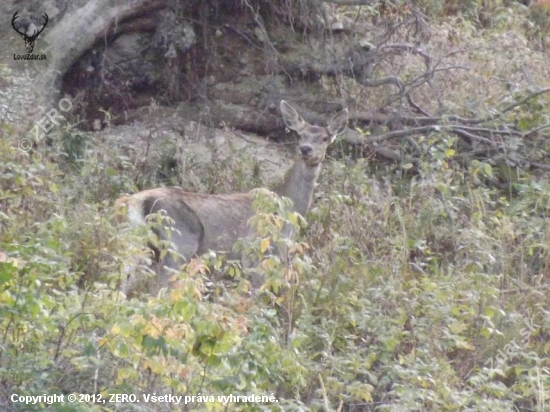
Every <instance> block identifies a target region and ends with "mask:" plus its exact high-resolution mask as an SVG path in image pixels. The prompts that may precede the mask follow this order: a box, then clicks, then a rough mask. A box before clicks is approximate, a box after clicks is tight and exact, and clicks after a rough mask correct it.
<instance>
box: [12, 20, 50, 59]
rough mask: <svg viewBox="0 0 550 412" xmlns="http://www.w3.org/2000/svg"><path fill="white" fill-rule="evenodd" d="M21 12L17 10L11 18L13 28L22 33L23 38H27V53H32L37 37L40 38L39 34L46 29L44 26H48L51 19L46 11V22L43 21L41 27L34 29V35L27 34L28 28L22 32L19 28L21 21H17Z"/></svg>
mask: <svg viewBox="0 0 550 412" xmlns="http://www.w3.org/2000/svg"><path fill="white" fill-rule="evenodd" d="M18 13H19V11H16V12H15V14H14V15H13V18H12V19H11V26H12V27H13V29H14V30H15V31H16V32H17V33H19V34H20V35H21V37H22V38H23V40H25V48H26V49H27V53H32V51H33V49H34V42H35V41H36V39H37V38H38V36H39V35H40V33H42V31H43V30H44V28H45V27H46V25H47V24H48V20H49V17H48V15H47V14H46V13H44V16H43V18H44V23H42V27H41V28H40V29H35V30H33V33H32V35H30V36H29V35H27V30H28V29H26V30H25V31H24V32H21V31H20V30H19V28H20V27H21V25H20V24H19V23H17V22H16V20H17V18H18V17H19V16H18V15H17V14H18Z"/></svg>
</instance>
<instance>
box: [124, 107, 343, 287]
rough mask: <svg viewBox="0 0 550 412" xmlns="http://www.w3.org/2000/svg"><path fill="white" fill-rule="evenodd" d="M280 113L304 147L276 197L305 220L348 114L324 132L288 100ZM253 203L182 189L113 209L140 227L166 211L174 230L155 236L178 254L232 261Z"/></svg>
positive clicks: (149, 194)
mask: <svg viewBox="0 0 550 412" xmlns="http://www.w3.org/2000/svg"><path fill="white" fill-rule="evenodd" d="M280 107H281V113H282V115H283V119H284V121H285V124H286V126H287V127H288V128H289V129H292V130H294V131H296V132H298V134H299V135H300V137H301V141H300V145H299V149H298V158H297V159H296V161H295V163H294V165H293V166H292V167H291V168H290V169H289V170H288V171H287V173H286V174H285V177H284V179H283V181H282V182H281V183H280V184H279V185H278V186H276V187H275V188H274V192H275V193H277V194H278V195H279V196H284V197H288V198H289V199H291V200H292V202H293V210H294V211H295V212H298V213H300V214H301V215H305V214H306V213H307V211H308V210H309V207H310V205H311V201H312V197H313V191H314V189H315V184H316V182H317V178H318V177H319V173H320V171H321V165H322V161H323V159H324V157H325V153H326V149H327V147H328V145H329V144H330V143H332V142H333V141H334V139H335V137H336V136H337V135H339V134H341V133H343V132H344V130H345V128H346V125H347V120H348V112H347V110H343V111H342V112H341V113H339V114H337V115H336V116H334V117H333V118H332V119H331V120H330V122H329V125H328V126H327V127H326V128H325V127H319V126H313V125H310V124H309V123H307V122H306V121H305V120H304V119H303V118H302V117H301V116H300V115H299V114H298V113H297V112H296V110H294V109H293V108H292V107H291V106H290V105H289V104H288V103H286V102H285V101H284V100H283V101H281V105H280ZM253 200H254V194H253V193H252V192H246V193H231V194H225V195H205V194H197V193H189V192H185V191H183V190H181V189H178V188H159V189H151V190H145V191H142V192H139V193H136V194H135V195H132V196H129V197H128V196H125V197H122V198H120V199H118V200H117V201H116V204H115V208H117V209H120V208H121V207H122V206H125V207H126V208H127V216H128V219H129V220H131V221H133V222H135V223H138V224H143V223H145V217H146V216H147V215H149V214H151V213H157V212H159V211H161V210H164V211H165V212H166V214H167V216H169V217H170V218H171V219H173V220H174V224H173V227H172V228H173V230H171V233H170V235H169V236H167V235H166V233H157V235H158V236H159V237H160V238H162V239H165V240H170V241H171V242H173V244H174V245H175V247H176V249H177V252H178V253H179V254H180V255H182V256H183V257H185V258H186V259H190V258H192V257H193V256H197V255H201V254H203V253H205V252H208V251H209V250H213V251H225V252H229V253H230V256H231V251H232V248H233V245H234V244H235V242H236V241H237V240H238V239H239V238H245V237H248V236H251V235H253V231H252V230H251V228H250V227H248V225H247V222H248V220H249V219H250V218H251V217H252V216H253V215H254V211H253V209H252V202H253ZM286 235H289V236H291V233H290V232H289V231H287V233H286ZM232 256H235V255H232ZM237 258H238V257H237ZM162 263H163V264H164V265H166V266H167V267H170V268H172V269H177V268H178V267H179V265H178V262H176V261H174V260H173V258H172V257H170V254H168V255H167V256H166V258H165V260H164V262H162ZM167 281H168V279H167V276H166V275H163V274H162V273H161V279H160V283H161V285H162V286H166V285H167Z"/></svg>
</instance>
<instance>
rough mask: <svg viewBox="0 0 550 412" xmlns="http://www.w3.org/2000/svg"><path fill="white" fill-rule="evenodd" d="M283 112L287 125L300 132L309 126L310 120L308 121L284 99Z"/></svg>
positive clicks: (282, 102) (282, 103) (282, 101)
mask: <svg viewBox="0 0 550 412" xmlns="http://www.w3.org/2000/svg"><path fill="white" fill-rule="evenodd" d="M281 114H282V115H283V120H284V121H285V124H286V127H288V128H289V129H291V130H294V131H295V132H298V133H300V132H301V131H302V130H304V129H305V128H306V127H307V126H308V122H306V121H305V120H304V119H303V118H302V116H300V115H299V114H298V112H297V111H296V110H294V108H293V107H292V106H291V105H289V104H288V103H287V102H285V101H284V100H281Z"/></svg>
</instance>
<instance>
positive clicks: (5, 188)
mask: <svg viewBox="0 0 550 412" xmlns="http://www.w3.org/2000/svg"><path fill="white" fill-rule="evenodd" d="M417 6H418V7H420V8H421V10H422V11H423V12H424V13H425V14H426V15H427V16H429V18H430V19H431V20H429V21H430V22H431V25H432V27H431V29H432V33H433V39H432V42H433V41H434V39H436V38H437V37H438V36H443V35H444V34H445V35H446V36H448V38H452V39H454V40H453V41H455V42H456V44H458V45H461V46H464V50H465V51H464V53H465V54H469V57H468V58H469V59H472V60H474V61H477V62H478V63H479V64H478V66H476V67H477V68H478V70H475V71H474V72H473V73H472V72H468V73H467V74H464V73H463V74H456V73H455V72H453V73H450V72H444V73H443V74H441V77H439V78H437V79H436V81H437V82H438V85H439V87H440V88H441V90H442V92H443V94H444V95H445V96H447V98H448V100H446V102H445V104H452V105H454V106H453V107H454V108H456V111H457V114H459V115H467V114H469V113H472V112H473V113H476V114H477V115H478V116H480V117H483V116H489V117H491V119H492V125H493V127H494V128H495V129H498V127H499V126H500V125H503V124H513V125H516V126H517V127H518V128H519V129H520V130H524V131H525V130H536V132H535V133H533V134H532V135H529V136H523V137H524V138H525V140H524V141H521V142H519V143H518V144H519V146H518V147H519V148H516V149H514V148H513V147H510V146H506V147H507V150H508V152H507V154H508V155H513V154H518V156H520V155H521V156H520V157H521V159H520V160H521V161H520V160H518V161H517V162H515V163H511V162H510V161H509V159H510V158H511V157H513V156H508V157H507V158H506V159H507V161H500V160H501V159H502V157H499V156H497V155H495V154H494V153H491V155H490V156H489V155H486V153H483V154H482V155H481V156H476V157H475V158H473V159H469V160H468V161H465V160H464V158H462V157H460V156H459V155H460V153H461V152H460V150H461V148H460V142H459V140H458V137H457V136H456V135H455V134H453V133H451V132H450V131H447V130H440V131H437V130H436V131H432V132H431V133H420V134H419V138H418V139H417V140H416V142H417V144H416V146H415V150H416V158H415V160H414V162H412V161H411V162H410V163H409V160H403V161H402V162H400V163H399V164H389V163H387V162H384V161H382V160H380V159H379V158H375V159H371V158H369V157H368V156H367V157H365V153H363V152H361V153H359V152H358V151H357V150H355V149H356V148H355V147H353V146H350V145H349V142H345V141H343V140H340V141H339V142H338V143H337V144H336V147H335V148H333V151H332V156H331V158H330V159H329V160H327V161H326V165H325V168H324V170H323V173H322V176H321V178H320V186H319V187H318V189H317V192H316V194H317V195H318V199H317V202H316V203H315V205H314V207H313V209H312V210H311V213H310V214H309V216H307V222H308V225H307V227H304V228H303V229H302V236H301V237H300V238H298V239H296V243H293V244H292V245H291V248H290V251H291V253H290V254H291V257H290V259H289V260H288V261H286V262H285V261H280V260H279V259H278V258H276V257H270V258H267V259H266V260H264V261H263V262H262V264H261V265H260V267H259V268H258V269H256V270H258V271H260V272H261V273H263V274H264V276H265V279H266V280H265V284H264V286H263V287H262V289H261V291H259V292H258V293H257V294H256V295H254V296H250V294H249V289H250V288H249V286H250V285H249V276H248V275H249V274H247V273H242V271H241V270H240V268H239V266H238V265H237V264H236V263H235V262H228V261H226V260H225V259H224V258H223V256H216V255H214V254H209V255H207V256H205V257H203V258H200V259H195V260H192V261H191V262H189V263H188V264H187V265H186V266H185V268H184V269H183V270H182V271H181V273H179V274H177V275H176V276H177V282H176V287H175V288H173V289H171V290H169V291H166V290H163V291H161V292H160V293H159V294H158V295H151V294H148V293H147V292H143V293H141V294H138V295H137V296H135V297H134V298H132V299H131V300H128V299H126V298H125V297H124V296H123V295H121V294H120V293H119V291H118V285H119V283H120V281H121V279H122V278H123V277H124V276H125V270H126V269H125V267H127V266H128V265H131V264H132V262H135V259H134V257H135V256H136V255H141V256H146V253H147V252H146V249H145V248H144V245H143V242H142V239H143V237H144V236H147V235H146V234H144V233H143V232H141V231H136V230H135V229H132V228H129V227H127V226H125V225H115V224H114V219H113V210H112V204H113V201H114V199H115V198H116V197H117V196H119V195H120V194H121V193H123V192H133V191H135V190H136V188H138V187H139V188H142V187H154V186H157V185H160V184H180V185H184V186H185V185H187V187H188V188H190V189H197V190H204V189H205V188H215V190H216V191H218V192H224V191H229V190H231V189H235V188H239V189H249V188H253V187H257V186H258V185H259V183H261V182H262V181H263V180H262V176H261V175H258V173H257V170H256V171H255V172H254V173H249V172H248V171H247V170H248V169H246V168H245V167H244V166H243V165H244V164H245V163H246V162H247V159H245V158H243V157H240V156H239V154H238V153H235V156H234V158H233V159H232V161H228V162H224V163H217V162H213V164H212V167H211V168H209V169H208V170H207V171H206V173H205V174H203V175H202V176H201V183H200V184H201V185H204V186H198V184H197V186H193V185H194V184H195V183H193V182H179V181H178V177H179V175H178V174H177V173H176V172H175V171H174V170H173V169H174V167H173V166H174V165H175V169H177V167H178V165H177V160H178V159H176V158H172V157H171V156H173V155H171V153H173V151H170V150H167V151H166V152H165V156H164V157H163V161H162V162H161V163H159V165H158V169H157V170H155V171H154V172H150V173H145V172H143V171H141V170H139V164H138V163H136V162H135V158H134V156H136V153H125V154H121V153H120V152H118V151H117V150H116V149H115V148H114V147H110V146H109V145H106V144H105V143H104V142H100V141H98V140H97V138H96V137H95V136H94V134H92V133H83V132H81V131H79V130H77V128H76V127H74V126H72V125H66V126H64V127H62V128H61V127H60V128H56V129H55V130H54V131H52V132H51V133H50V135H49V137H50V139H51V141H50V142H49V146H47V147H45V150H36V149H35V150H30V151H25V150H21V147H20V146H18V145H17V144H16V145H13V144H11V143H10V142H12V141H14V139H13V138H14V137H15V141H16V142H17V141H19V140H17V138H18V136H17V134H16V132H15V131H14V129H13V126H12V125H10V123H9V122H8V121H4V122H3V123H2V130H1V133H2V134H3V137H6V138H3V139H1V140H0V407H1V409H2V410H17V411H26V412H27V411H35V410H36V411H37V410H44V409H49V410H56V411H79V410H82V411H90V410H92V411H101V410H134V411H149V410H155V411H165V410H166V411H169V410H208V411H225V410H289V411H299V410H300V411H301V410H304V411H305V410H313V411H317V410H318V411H321V410H322V411H331V410H337V411H375V410H376V411H392V412H394V411H541V412H542V411H549V410H550V372H549V368H550V343H549V339H548V336H549V333H550V329H549V325H550V311H549V307H550V305H549V304H550V293H549V290H548V289H549V285H550V219H549V215H550V178H549V176H548V170H549V169H550V163H549V162H548V157H547V155H548V151H549V149H550V147H549V139H548V137H549V136H550V135H549V134H548V133H549V129H548V128H547V126H548V123H549V122H550V99H549V94H548V93H540V94H537V95H533V93H534V92H535V91H536V90H534V89H531V90H528V89H527V88H522V87H521V85H523V83H522V80H519V78H520V77H521V76H520V74H518V73H520V72H521V73H523V75H524V76H527V77H529V79H530V81H531V84H535V85H538V86H539V89H537V90H540V88H543V87H545V86H546V87H547V86H548V79H550V64H548V63H549V60H548V55H547V54H544V53H548V47H549V44H548V34H549V27H550V23H549V19H548V13H549V12H548V9H545V8H544V7H537V8H534V7H532V8H527V7H523V6H521V5H520V4H519V3H517V2H506V1H497V0H494V1H487V2H478V1H469V2H452V1H447V2H438V1H419V2H417ZM391 12H392V10H390V11H389V12H388V13H391ZM394 12H395V13H398V12H399V9H396V10H395V11H394ZM495 39H498V40H499V41H502V40H503V39H511V40H510V45H509V48H508V49H507V50H508V51H509V53H510V55H509V56H506V55H503V54H502V53H501V52H502V48H499V49H496V48H492V47H491V46H492V42H495ZM518 44H523V46H521V47H519V46H518ZM541 53H542V54H541ZM541 56H543V57H541ZM495 62H496V63H495ZM529 69H531V71H529ZM2 76H3V81H8V79H9V76H10V72H9V70H8V69H5V70H3V71H2ZM497 78H505V79H518V80H517V83H513V82H512V83H513V84H510V85H509V86H506V87H507V91H506V92H505V93H504V94H500V95H499V96H498V99H497V98H496V97H495V96H494V95H492V94H490V93H487V94H485V93H483V92H481V91H483V90H490V89H491V87H492V83H491V82H495V81H497V80H498V79H497ZM495 79H497V80H495ZM545 82H546V84H544V83H545ZM518 85H520V86H518ZM476 91H477V92H476ZM527 96H529V99H528V100H525V98H526V97H527ZM378 98H380V99H381V98H382V96H377V95H376V92H373V93H372V95H371V96H370V99H371V101H373V102H377V99H378ZM422 99H427V98H426V96H424V97H423V96H422V95H420V96H419V101H420V102H421V103H423V101H422ZM502 99H504V101H506V102H508V104H509V105H514V104H515V103H516V102H522V103H521V104H518V105H517V106H515V107H512V108H511V109H510V110H506V111H502V110H501V109H502V106H498V107H497V103H498V104H500V103H501V102H502V101H503V100H502ZM499 112H500V113H499ZM496 113H499V114H498V115H496ZM358 129H359V130H360V132H361V128H358ZM362 133H363V134H364V135H367V136H368V132H365V131H362ZM529 139H531V140H529ZM510 140H512V139H510ZM371 155H372V153H371ZM533 164H535V166H533ZM208 190H210V189H208ZM257 207H258V210H259V211H263V212H273V211H278V212H279V214H278V216H279V217H278V218H275V217H273V216H272V215H269V214H263V215H259V216H258V218H257V220H256V222H255V224H256V225H257V226H258V230H259V231H260V232H261V233H262V234H263V235H262V236H260V237H259V238H258V240H257V241H255V242H251V243H250V244H249V245H246V247H249V248H251V249H253V250H261V249H262V248H264V247H265V242H266V240H265V239H266V238H268V236H267V234H270V235H271V239H272V240H269V241H276V239H277V234H278V232H279V230H280V229H279V228H280V225H279V224H280V223H281V219H282V218H284V217H285V216H286V217H287V218H293V217H292V216H288V215H285V213H284V209H285V207H286V206H285V203H284V202H282V201H280V200H277V199H273V198H271V197H270V196H269V195H266V194H265V193H261V194H260V196H259V200H258V205H257ZM294 221H296V224H298V222H299V220H298V219H294ZM262 240H263V241H264V242H262ZM132 270H134V271H136V272H137V273H139V274H141V275H142V276H144V277H147V276H151V275H152V274H151V273H150V269H149V268H148V267H147V265H145V264H143V265H141V266H134V267H133V269H132ZM12 393H18V394H27V395H40V394H54V393H57V394H60V393H64V394H69V393H86V394H101V395H102V396H103V397H104V398H105V399H109V395H110V394H116V393H129V394H142V393H148V394H152V393H156V394H157V395H160V394H176V395H183V396H198V395H202V396H205V397H208V399H207V400H208V402H203V401H202V399H200V398H195V399H194V400H192V401H191V402H190V403H188V404H187V405H181V404H180V405H174V404H170V403H163V404H161V403H152V402H144V401H143V400H142V401H141V402H139V403H137V402H133V403H118V404H112V403H108V404H99V403H95V404H94V403H92V402H90V403H85V404H77V403H75V404H69V403H66V404H63V405H59V404H58V405H54V406H49V405H46V404H44V403H41V404H37V405H21V404H14V403H12V402H11V401H10V396H11V394H12ZM229 394H233V395H250V394H254V395H260V396H261V395H264V396H274V397H275V398H276V400H277V401H276V402H273V403H243V402H241V403H229V404H227V405H224V404H223V402H221V401H219V400H218V398H217V396H218V395H223V396H227V395H229ZM210 396H213V397H215V398H214V399H212V401H211V399H210V398H209V397H210Z"/></svg>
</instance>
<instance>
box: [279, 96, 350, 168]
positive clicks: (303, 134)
mask: <svg viewBox="0 0 550 412" xmlns="http://www.w3.org/2000/svg"><path fill="white" fill-rule="evenodd" d="M281 114H282V115H283V120H284V122H285V124H286V126H287V127H288V128H289V129H291V130H294V131H295V132H297V133H298V134H299V135H300V145H299V148H298V152H299V154H300V155H301V156H302V160H303V161H304V162H305V163H306V165H307V166H309V167H316V166H318V165H319V164H320V163H321V162H322V161H323V159H324V158H325V153H326V151H327V147H328V146H329V145H330V144H331V143H332V142H333V141H334V139H335V138H336V136H338V135H340V134H342V133H344V131H345V130H346V125H347V123H348V110H347V109H344V110H342V111H341V112H340V113H338V114H337V115H335V116H334V117H333V118H332V119H331V120H330V122H329V124H328V126H327V127H320V126H313V125H311V124H309V123H308V122H306V121H305V120H304V119H303V118H302V116H300V115H299V114H298V112H297V111H296V110H294V108H293V107H292V106H290V105H289V104H288V103H287V102H285V101H284V100H282V101H281Z"/></svg>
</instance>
